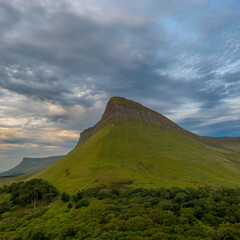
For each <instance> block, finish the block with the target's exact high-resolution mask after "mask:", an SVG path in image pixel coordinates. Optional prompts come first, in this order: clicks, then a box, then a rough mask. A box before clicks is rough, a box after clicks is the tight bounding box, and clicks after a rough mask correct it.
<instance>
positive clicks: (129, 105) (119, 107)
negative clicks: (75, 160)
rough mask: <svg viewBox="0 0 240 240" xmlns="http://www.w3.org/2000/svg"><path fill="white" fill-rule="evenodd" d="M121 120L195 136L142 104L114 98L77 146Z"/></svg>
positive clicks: (83, 134) (81, 135)
mask: <svg viewBox="0 0 240 240" xmlns="http://www.w3.org/2000/svg"><path fill="white" fill-rule="evenodd" d="M119 120H125V121H141V122H144V123H150V124H153V125H155V126H158V127H162V128H167V129H174V130H176V131H179V132H182V133H184V134H188V135H195V134H193V133H190V132H188V131H187V130H185V129H183V128H181V127H179V126H178V125H177V124H176V123H174V122H172V121H171V120H169V119H168V118H166V117H165V116H163V115H162V114H160V113H158V112H155V111H153V110H151V109H149V108H147V107H144V106H143V105H141V104H140V103H137V102H134V101H132V100H128V99H125V98H123V97H112V98H110V100H109V101H108V103H107V106H106V109H105V111H104V114H103V115H102V118H101V120H100V121H99V122H98V123H97V124H96V125H95V126H93V127H90V128H87V129H86V130H84V131H83V132H82V133H81V134H80V139H79V142H78V144H77V146H80V145H81V144H82V143H84V142H85V141H87V139H89V138H90V137H91V136H92V135H93V134H94V133H96V132H97V131H98V130H99V129H101V128H103V127H105V126H107V125H109V124H112V125H114V124H116V123H118V121H119Z"/></svg>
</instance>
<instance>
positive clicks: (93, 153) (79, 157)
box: [31, 97, 240, 193]
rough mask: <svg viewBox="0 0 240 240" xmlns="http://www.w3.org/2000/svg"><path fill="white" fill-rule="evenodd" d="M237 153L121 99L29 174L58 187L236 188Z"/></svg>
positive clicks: (239, 160) (114, 100) (239, 162)
mask: <svg viewBox="0 0 240 240" xmlns="http://www.w3.org/2000/svg"><path fill="white" fill-rule="evenodd" d="M239 176H240V156H239V152H237V151H235V150H234V149H233V148H231V147H229V144H226V142H224V141H218V139H217V140H215V139H214V138H207V137H200V136H198V135H196V134H193V133H191V132H189V131H187V130H185V129H183V128H181V127H180V126H178V125H177V124H175V123H174V122H172V121H171V120H169V119H168V118H166V117H164V116H163V115H161V114H160V113H157V112H155V111H153V110H151V109H149V108H146V107H144V106H142V105H141V104H139V103H136V102H133V101H131V100H127V99H124V98H121V97H113V98H111V99H110V100H109V102H108V104H107V106H106V109H105V112H104V114H103V116H102V118H101V120H100V121H99V122H98V123H97V124H96V125H95V126H93V127H91V128H88V129H87V130H85V131H83V132H82V133H81V135H80V139H79V142H78V144H77V146H76V147H75V148H74V149H73V150H72V151H71V152H69V153H68V154H67V155H66V156H64V157H63V158H62V159H60V160H59V161H56V162H55V163H53V164H52V165H50V166H48V167H47V168H45V169H43V170H40V171H39V172H37V173H35V174H33V176H31V178H33V177H35V178H43V179H46V180H48V181H49V182H50V183H52V184H54V185H55V186H56V187H57V188H58V189H60V190H61V191H67V192H69V193H73V192H76V191H78V190H79V189H83V188H84V189H86V188H89V187H94V186H99V185H102V184H106V185H108V184H110V183H113V182H124V183H126V184H127V183H128V184H131V185H132V186H134V187H144V188H146V187H147V188H151V187H160V186H163V187H172V186H179V187H197V186H205V185H214V186H217V185H226V186H239V184H240V178H239Z"/></svg>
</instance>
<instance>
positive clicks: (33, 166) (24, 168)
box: [0, 156, 63, 177]
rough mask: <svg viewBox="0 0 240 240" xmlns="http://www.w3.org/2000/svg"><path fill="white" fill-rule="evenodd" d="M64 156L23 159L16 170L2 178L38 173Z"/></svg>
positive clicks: (4, 174) (9, 171)
mask: <svg viewBox="0 0 240 240" xmlns="http://www.w3.org/2000/svg"><path fill="white" fill-rule="evenodd" d="M62 157H63V156H52V157H45V158H26V157H25V158H23V160H22V161H21V162H20V163H19V164H18V165H17V166H16V167H14V168H12V169H10V170H8V171H6V172H4V173H2V174H0V177H8V176H18V175H23V174H29V173H33V172H36V171H38V170H40V169H42V168H45V167H47V166H49V165H50V164H52V163H54V162H55V161H57V160H59V159H60V158H62Z"/></svg>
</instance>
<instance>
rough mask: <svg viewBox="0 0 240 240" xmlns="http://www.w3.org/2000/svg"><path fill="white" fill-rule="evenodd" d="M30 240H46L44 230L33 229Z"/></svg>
mask: <svg viewBox="0 0 240 240" xmlns="http://www.w3.org/2000/svg"><path fill="white" fill-rule="evenodd" d="M29 240H45V237H44V234H43V232H42V230H41V229H33V231H32V233H31V236H30V238H29Z"/></svg>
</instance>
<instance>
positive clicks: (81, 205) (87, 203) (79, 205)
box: [75, 198, 89, 209]
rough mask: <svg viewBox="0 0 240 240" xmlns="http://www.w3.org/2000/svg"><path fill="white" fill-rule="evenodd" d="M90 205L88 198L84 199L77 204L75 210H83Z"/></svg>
mask: <svg viewBox="0 0 240 240" xmlns="http://www.w3.org/2000/svg"><path fill="white" fill-rule="evenodd" d="M88 205H89V201H88V199H87V198H83V199H82V200H80V201H79V202H78V203H77V204H76V206H75V208H76V209H79V208H81V207H87V206H88Z"/></svg>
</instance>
